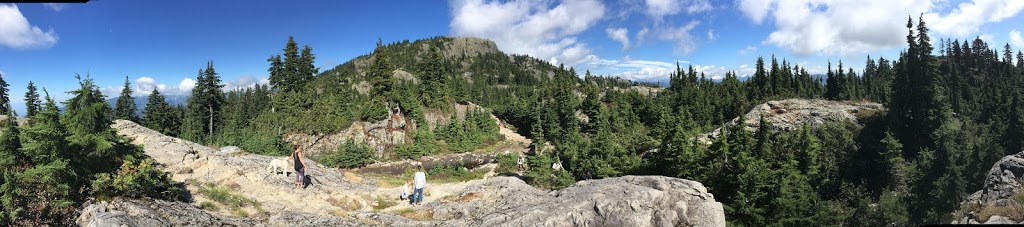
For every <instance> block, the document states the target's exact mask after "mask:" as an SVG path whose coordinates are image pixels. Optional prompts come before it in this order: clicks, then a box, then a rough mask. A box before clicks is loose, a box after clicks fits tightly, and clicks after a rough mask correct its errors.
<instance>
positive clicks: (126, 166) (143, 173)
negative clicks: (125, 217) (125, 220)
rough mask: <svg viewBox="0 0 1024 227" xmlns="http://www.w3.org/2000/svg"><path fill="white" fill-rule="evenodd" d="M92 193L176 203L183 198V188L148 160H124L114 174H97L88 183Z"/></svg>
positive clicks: (103, 195) (98, 195)
mask: <svg viewBox="0 0 1024 227" xmlns="http://www.w3.org/2000/svg"><path fill="white" fill-rule="evenodd" d="M92 192H93V194H94V196H97V197H101V198H104V197H105V198H109V197H113V196H126V197H133V198H141V197H153V198H160V199H167V200H180V199H181V198H182V195H184V189H183V188H182V187H181V186H180V185H178V184H175V183H174V181H172V180H171V179H170V177H168V175H167V173H166V172H164V171H163V170H162V169H161V168H159V167H158V166H156V165H154V164H153V159H150V158H146V159H143V160H142V161H141V162H135V161H134V160H131V159H127V160H125V161H124V163H123V164H122V165H121V169H120V170H118V171H117V173H116V174H110V173H100V174H97V175H96V179H95V180H93V181H92Z"/></svg>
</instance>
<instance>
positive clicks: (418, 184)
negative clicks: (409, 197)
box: [412, 164, 427, 204]
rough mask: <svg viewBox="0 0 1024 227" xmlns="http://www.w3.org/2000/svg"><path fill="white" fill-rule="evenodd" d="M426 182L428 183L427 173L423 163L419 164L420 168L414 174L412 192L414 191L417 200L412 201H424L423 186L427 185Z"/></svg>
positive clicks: (414, 197)
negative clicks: (424, 170)
mask: <svg viewBox="0 0 1024 227" xmlns="http://www.w3.org/2000/svg"><path fill="white" fill-rule="evenodd" d="M426 184H427V174H426V173H424V172H423V165H422V164H420V165H419V170H416V173H415V174H413V192H412V193H413V199H415V201H412V203H414V204H419V203H420V202H423V186H426Z"/></svg>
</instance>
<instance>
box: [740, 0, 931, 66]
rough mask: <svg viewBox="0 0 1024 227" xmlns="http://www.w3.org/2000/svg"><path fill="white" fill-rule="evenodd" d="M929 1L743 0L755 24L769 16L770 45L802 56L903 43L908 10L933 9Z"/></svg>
mask: <svg viewBox="0 0 1024 227" xmlns="http://www.w3.org/2000/svg"><path fill="white" fill-rule="evenodd" d="M930 1H931V0H906V1H891V0H864V1H843V0H740V2H739V4H737V5H738V7H739V9H740V11H741V12H743V13H744V14H745V16H746V17H747V18H749V19H750V20H752V21H753V22H755V23H761V22H764V21H765V20H766V19H768V18H770V19H772V21H774V25H775V29H776V30H775V31H773V32H771V33H770V34H769V35H768V37H767V39H765V40H764V42H765V43H766V44H771V45H775V46H778V47H781V48H783V49H787V50H790V51H792V52H793V53H794V54H796V55H799V56H808V55H849V54H860V53H866V52H871V51H876V50H880V49H884V48H890V47H896V46H900V45H904V42H905V40H904V36H906V32H907V28H906V22H907V15H917V14H920V13H923V12H926V11H927V10H928V9H929V8H931V6H932V4H931V2H930Z"/></svg>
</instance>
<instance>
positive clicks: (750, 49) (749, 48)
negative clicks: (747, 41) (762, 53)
mask: <svg viewBox="0 0 1024 227" xmlns="http://www.w3.org/2000/svg"><path fill="white" fill-rule="evenodd" d="M754 52H757V47H754V46H750V45H747V48H743V49H742V50H740V51H738V53H739V54H740V55H747V54H750V53H754Z"/></svg>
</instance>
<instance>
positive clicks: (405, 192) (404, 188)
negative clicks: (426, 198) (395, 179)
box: [399, 180, 412, 204]
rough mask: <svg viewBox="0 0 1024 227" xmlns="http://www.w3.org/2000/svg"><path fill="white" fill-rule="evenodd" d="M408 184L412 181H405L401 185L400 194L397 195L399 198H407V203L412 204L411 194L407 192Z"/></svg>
mask: <svg viewBox="0 0 1024 227" xmlns="http://www.w3.org/2000/svg"><path fill="white" fill-rule="evenodd" d="M409 186H412V181H408V180H406V181H405V184H403V185H402V195H401V196H399V198H400V199H401V200H406V199H409V204H412V195H410V194H409Z"/></svg>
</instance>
